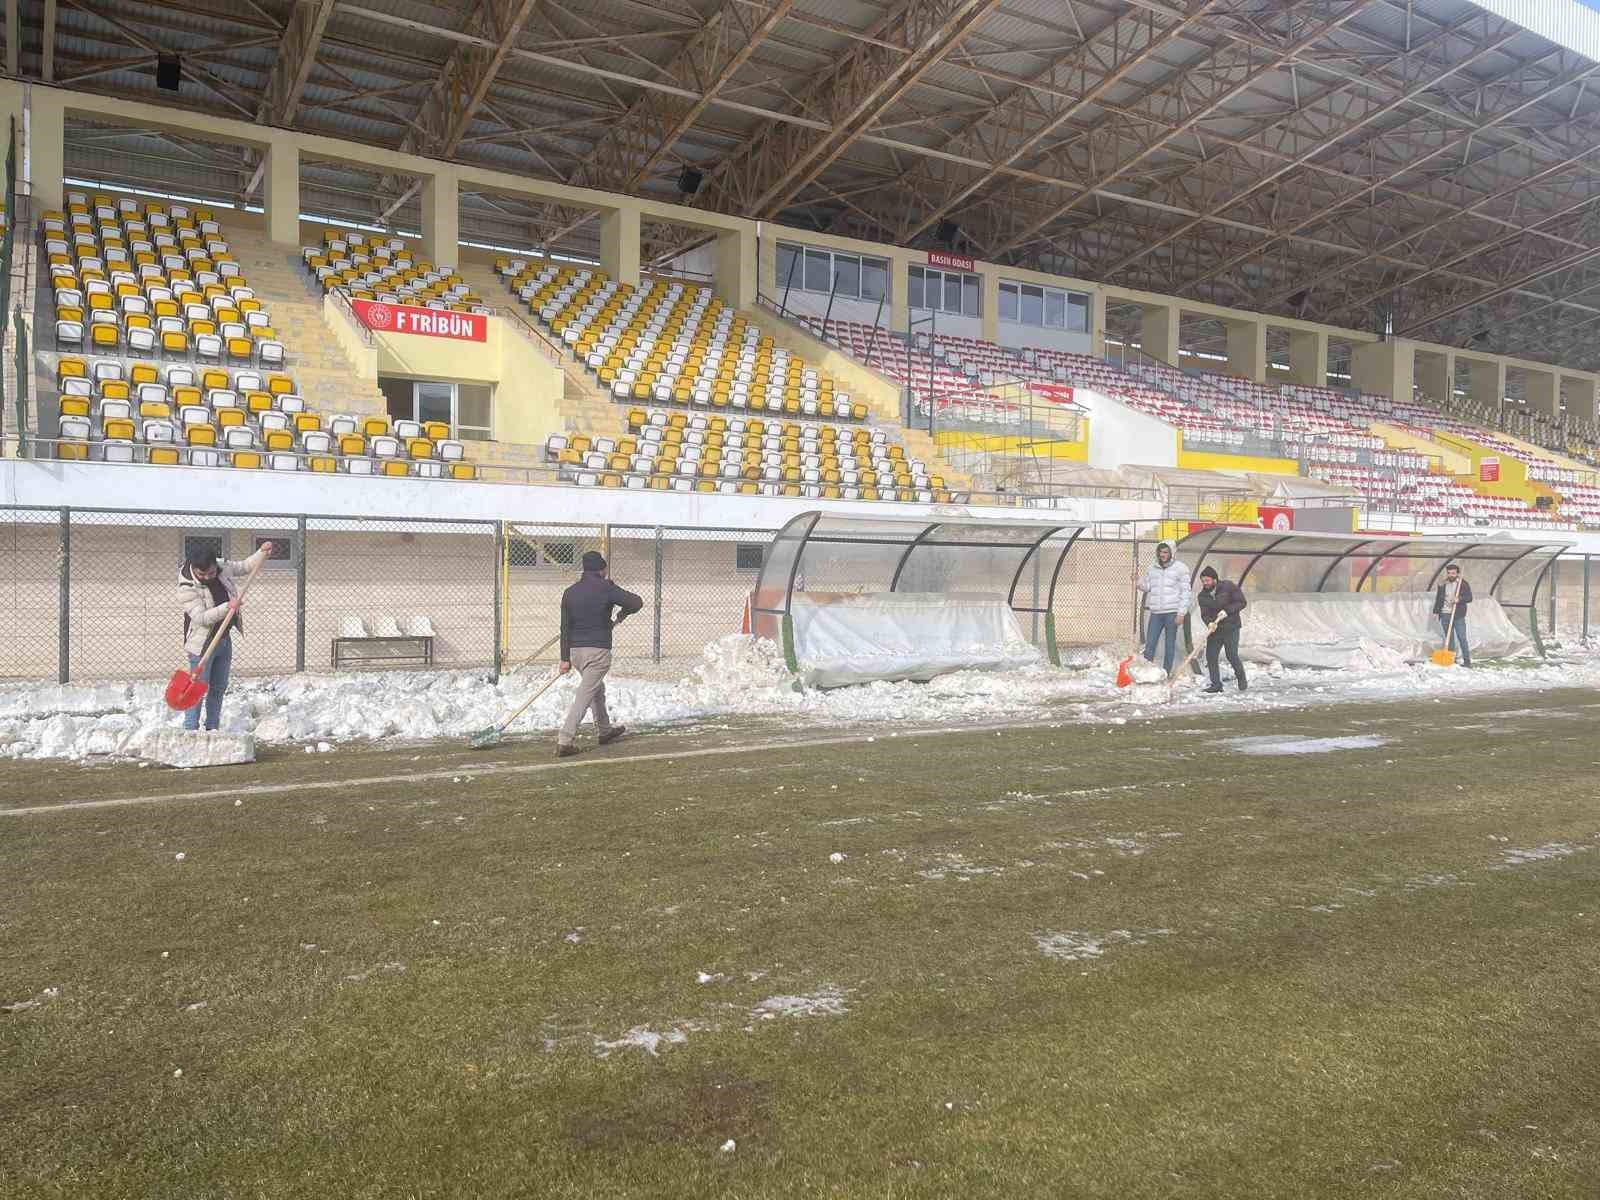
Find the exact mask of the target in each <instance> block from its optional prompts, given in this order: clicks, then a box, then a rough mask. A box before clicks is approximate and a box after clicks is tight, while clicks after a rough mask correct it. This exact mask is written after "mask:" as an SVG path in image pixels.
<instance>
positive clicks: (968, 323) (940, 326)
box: [911, 308, 983, 338]
mask: <svg viewBox="0 0 1600 1200" xmlns="http://www.w3.org/2000/svg"><path fill="white" fill-rule="evenodd" d="M930 316H933V317H934V319H933V321H932V323H931V324H930V323H929V321H928V318H929V317H930ZM930 331H931V332H933V333H937V334H941V335H943V336H944V337H961V338H982V337H983V318H982V317H958V316H956V315H955V314H953V313H947V312H942V313H939V314H937V315H936V316H935V315H934V314H932V313H930V312H929V311H928V310H927V309H925V308H913V309H912V310H911V332H913V333H917V334H926V333H928V332H930Z"/></svg>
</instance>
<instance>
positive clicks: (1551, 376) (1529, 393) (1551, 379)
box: [1523, 370, 1560, 421]
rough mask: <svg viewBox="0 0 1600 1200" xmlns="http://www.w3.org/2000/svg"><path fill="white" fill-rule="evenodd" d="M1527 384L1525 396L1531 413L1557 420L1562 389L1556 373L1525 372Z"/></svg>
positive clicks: (1524, 389)
mask: <svg viewBox="0 0 1600 1200" xmlns="http://www.w3.org/2000/svg"><path fill="white" fill-rule="evenodd" d="M1523 375H1524V377H1525V378H1526V379H1527V383H1526V384H1525V385H1524V387H1523V396H1524V398H1525V399H1526V400H1527V401H1528V410H1529V411H1530V412H1536V413H1541V414H1543V415H1544V416H1546V417H1549V418H1550V419H1551V420H1552V421H1553V420H1555V419H1556V415H1557V406H1558V403H1559V400H1560V388H1559V387H1558V381H1557V378H1556V373H1555V372H1554V371H1529V370H1524V371H1523Z"/></svg>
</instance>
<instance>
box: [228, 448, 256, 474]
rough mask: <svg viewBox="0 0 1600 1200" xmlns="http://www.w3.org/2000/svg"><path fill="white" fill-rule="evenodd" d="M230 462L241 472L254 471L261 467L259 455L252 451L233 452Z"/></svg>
mask: <svg viewBox="0 0 1600 1200" xmlns="http://www.w3.org/2000/svg"><path fill="white" fill-rule="evenodd" d="M230 461H231V462H232V463H233V465H234V466H236V467H239V468H241V469H242V470H247V471H254V470H258V469H259V468H260V466H261V455H260V454H258V453H257V452H256V451H254V450H235V451H234V452H233V457H232V459H230Z"/></svg>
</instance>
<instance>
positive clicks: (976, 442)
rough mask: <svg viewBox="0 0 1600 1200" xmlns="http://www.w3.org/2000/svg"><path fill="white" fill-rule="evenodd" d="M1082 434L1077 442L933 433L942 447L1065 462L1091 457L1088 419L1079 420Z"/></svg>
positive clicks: (940, 447)
mask: <svg viewBox="0 0 1600 1200" xmlns="http://www.w3.org/2000/svg"><path fill="white" fill-rule="evenodd" d="M1080 425H1081V429H1082V436H1081V437H1080V438H1079V440H1078V441H1076V442H1068V441H1049V442H1047V441H1041V440H1039V439H1037V438H1028V437H996V436H993V435H990V434H982V433H961V432H948V433H938V434H935V435H934V438H933V440H934V442H935V443H937V445H938V447H939V449H941V450H964V451H972V452H976V453H980V454H1015V455H1022V456H1027V457H1032V458H1052V459H1056V460H1058V461H1062V462H1088V461H1089V422H1088V421H1087V420H1083V421H1081V422H1080Z"/></svg>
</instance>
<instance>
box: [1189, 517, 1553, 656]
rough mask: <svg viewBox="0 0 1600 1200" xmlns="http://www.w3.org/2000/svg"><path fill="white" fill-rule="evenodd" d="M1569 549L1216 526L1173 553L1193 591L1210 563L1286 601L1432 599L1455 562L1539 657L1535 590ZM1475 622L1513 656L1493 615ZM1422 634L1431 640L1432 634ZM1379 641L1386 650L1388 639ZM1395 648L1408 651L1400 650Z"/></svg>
mask: <svg viewBox="0 0 1600 1200" xmlns="http://www.w3.org/2000/svg"><path fill="white" fill-rule="evenodd" d="M1571 547H1572V543H1571V542H1567V541H1555V540H1552V541H1522V540H1519V539H1515V538H1511V537H1506V536H1503V535H1501V536H1491V537H1477V538H1472V537H1460V536H1455V537H1448V536H1447V537H1412V538H1406V537H1392V536H1389V537H1380V536H1363V535H1361V534H1350V535H1342V534H1320V533H1281V532H1272V531H1269V530H1261V529H1234V528H1226V527H1224V528H1215V529H1204V530H1201V531H1199V532H1197V533H1191V534H1190V535H1189V536H1187V537H1185V538H1184V539H1183V540H1182V541H1181V542H1179V543H1178V546H1177V553H1178V556H1179V557H1180V558H1181V559H1182V560H1183V561H1184V562H1185V563H1187V564H1188V565H1189V569H1190V571H1191V572H1192V573H1193V575H1194V577H1195V580H1196V586H1198V581H1199V576H1200V571H1201V569H1202V568H1203V567H1207V566H1209V567H1214V568H1216V571H1217V573H1218V574H1219V575H1220V576H1222V577H1223V578H1224V579H1232V580H1234V581H1236V582H1237V583H1239V584H1240V586H1242V587H1243V588H1244V589H1245V594H1246V596H1247V597H1255V596H1261V597H1264V598H1265V597H1283V598H1284V599H1285V600H1287V599H1288V598H1289V597H1294V596H1328V595H1338V594H1345V595H1357V594H1360V595H1383V596H1392V597H1396V598H1399V597H1401V596H1404V595H1406V594H1410V595H1412V596H1427V597H1429V598H1430V601H1431V593H1432V592H1433V590H1434V589H1435V588H1436V587H1437V586H1438V584H1439V581H1440V580H1441V579H1443V578H1444V568H1445V564H1446V563H1449V562H1456V563H1459V564H1460V565H1461V573H1462V576H1463V577H1464V578H1465V579H1467V580H1468V581H1469V582H1470V583H1471V584H1472V590H1473V592H1474V594H1475V595H1476V596H1477V597H1478V598H1479V599H1485V598H1492V599H1494V600H1496V601H1498V603H1499V607H1500V608H1501V609H1502V610H1504V615H1505V617H1506V618H1509V624H1510V626H1511V627H1512V628H1513V629H1514V631H1515V634H1516V636H1517V637H1518V638H1520V637H1522V636H1525V637H1526V638H1527V639H1528V640H1529V642H1530V643H1531V645H1532V648H1533V649H1535V650H1536V651H1537V652H1538V653H1540V654H1543V653H1544V645H1543V642H1542V641H1541V638H1540V630H1539V618H1538V604H1539V598H1540V593H1541V589H1542V588H1544V587H1546V586H1547V580H1548V578H1549V574H1550V569H1551V566H1552V564H1553V563H1554V562H1555V560H1556V558H1557V557H1558V556H1559V555H1561V554H1562V553H1563V552H1565V551H1567V550H1570V549H1571ZM1390 607H1394V608H1397V607H1401V606H1397V605H1391V606H1390ZM1431 607H1432V606H1431V603H1429V604H1428V605H1427V608H1426V609H1425V610H1423V615H1424V617H1426V616H1427V615H1428V613H1429V612H1431ZM1482 615H1483V617H1484V618H1485V621H1484V624H1485V628H1484V633H1485V634H1486V635H1488V634H1490V633H1491V631H1492V632H1493V635H1494V636H1495V637H1496V638H1497V639H1499V641H1501V642H1504V643H1506V647H1505V651H1504V652H1506V653H1513V652H1515V651H1516V647H1515V646H1514V645H1513V644H1512V641H1513V639H1512V638H1511V636H1510V633H1509V631H1507V630H1502V629H1500V628H1499V624H1498V622H1494V617H1493V614H1492V613H1491V612H1488V611H1485V612H1484V613H1483V614H1482ZM1248 621H1249V618H1248V616H1247V618H1246V622H1247V624H1248ZM1490 622H1494V623H1493V625H1491V624H1490ZM1427 632H1428V635H1429V637H1430V638H1431V634H1432V631H1431V630H1428V631H1427ZM1377 640H1384V642H1385V644H1388V640H1387V639H1377ZM1393 648H1395V649H1397V650H1400V651H1401V652H1402V653H1405V654H1407V655H1408V656H1410V654H1411V652H1410V651H1408V650H1406V649H1404V648H1402V647H1401V646H1399V645H1396V646H1394V647H1393ZM1486 656H1487V655H1486ZM1309 665H1323V664H1315V663H1314V664H1309ZM1329 665H1335V664H1329Z"/></svg>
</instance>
